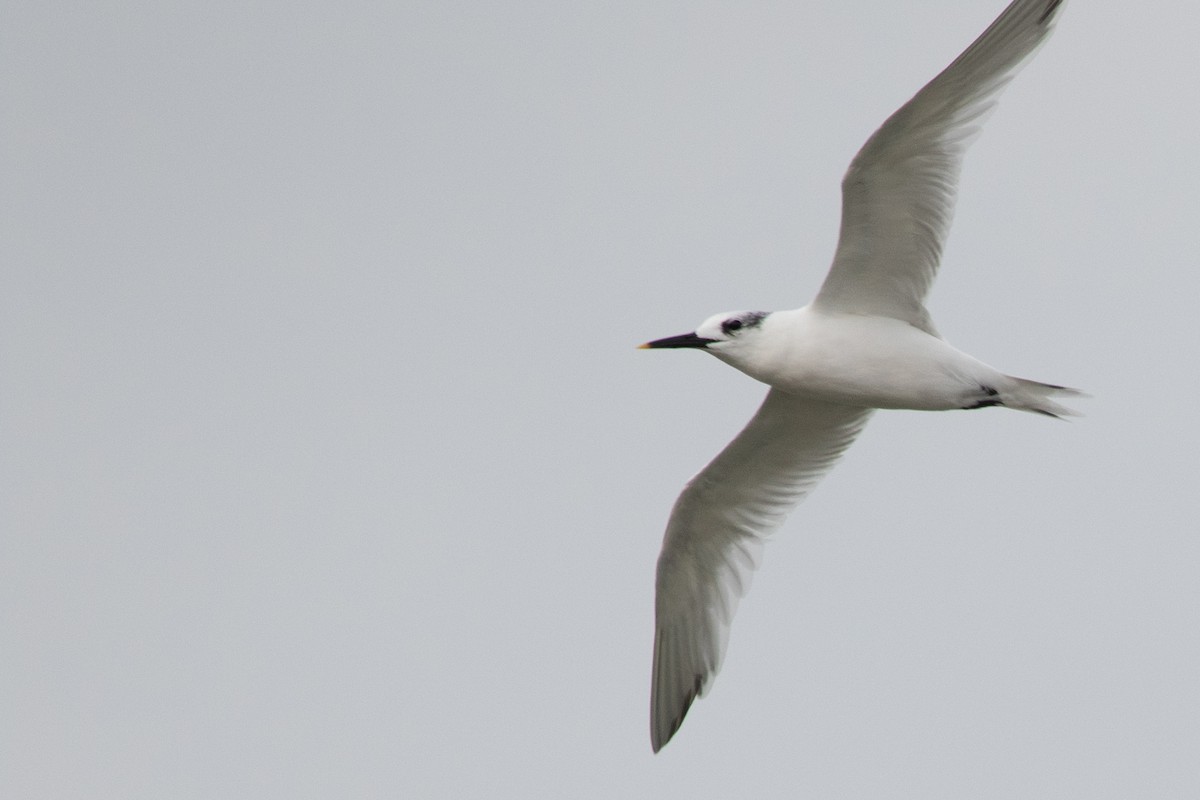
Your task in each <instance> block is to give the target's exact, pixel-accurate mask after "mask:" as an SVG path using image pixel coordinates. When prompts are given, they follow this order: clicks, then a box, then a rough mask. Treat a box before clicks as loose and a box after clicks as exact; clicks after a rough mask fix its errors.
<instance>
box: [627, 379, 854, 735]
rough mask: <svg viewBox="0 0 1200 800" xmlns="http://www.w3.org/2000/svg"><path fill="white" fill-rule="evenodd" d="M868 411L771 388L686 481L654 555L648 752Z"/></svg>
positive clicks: (674, 724)
mask: <svg viewBox="0 0 1200 800" xmlns="http://www.w3.org/2000/svg"><path fill="white" fill-rule="evenodd" d="M870 416H871V409H867V408H854V407H851V406H841V405H832V404H829V403H821V402H818V401H814V400H807V399H804V398H799V397H796V396H794V395H789V394H785V393H784V392H781V391H779V390H778V389H772V390H771V391H770V392H769V393H768V394H767V399H766V400H764V401H763V404H762V407H760V408H759V410H758V413H756V414H755V415H754V418H753V419H751V420H750V422H749V424H747V425H746V427H745V429H743V430H742V432H741V433H740V434H738V436H737V438H735V439H734V440H733V441H732V442H730V443H729V444H728V445H727V446H726V447H725V449H724V450H722V451H721V453H720V455H718V456H717V457H716V458H715V459H713V461H712V463H710V464H709V465H708V466H707V467H705V468H704V469H703V470H701V472H700V473H699V474H698V475H697V476H696V477H694V478H692V480H691V481H689V482H688V485H687V487H686V488H685V489H684V490H683V493H682V494H681V495H679V499H678V500H676V501H675V508H674V509H673V510H672V511H671V519H670V521H669V522H668V523H667V533H666V536H665V537H664V538H663V549H662V554H661V555H659V557H658V583H657V598H656V602H655V632H654V673H653V678H652V680H651V687H650V740H651V744H652V745H653V747H654V751H655V752H658V750H659V749H660V748H661V747H662V746H663V745H664V744H666V743H667V741H668V740H669V739H670V738H671V736H673V735H674V733H675V731H677V730H678V729H679V726H680V724H681V723H682V722H683V717H684V715H685V714H687V710H688V707H689V706H691V704H692V700H694V699H695V698H696V696H697V695H698V694H704V692H705V691H706V690H707V688H708V685H709V682H710V681H711V680H712V678H713V676H714V675H715V674H716V672H717V670H718V669H719V668H720V666H721V658H722V657H723V656H724V654H725V644H726V642H727V640H728V636H729V625H730V622H731V620H732V618H733V612H734V608H735V607H736V605H737V601H738V598H739V597H740V596H741V595H742V594H744V593H745V591H746V589H747V587H748V586H749V583H750V575H751V572H752V571H753V569H754V567H755V566H756V565H757V556H758V551H759V549H760V547H761V545H762V542H763V539H764V538H765V537H766V535H767V534H768V533H770V532H771V531H772V530H774V529H775V528H776V527H778V525H779V524H780V523H781V522H782V521H783V519H784V517H785V516H786V515H787V513H788V512H789V511H791V510H792V508H793V507H794V506H795V505H796V503H798V502H799V501H800V500H801V499H802V498H803V497H804V496H805V495H806V494H808V492H809V490H811V489H812V488H813V486H815V485H816V483H817V481H819V480H820V479H821V478H822V477H823V476H824V475H825V473H826V472H828V471H829V469H830V468H831V467H833V465H834V463H835V462H836V461H837V459H838V458H839V457H840V456H841V454H842V453H843V452H844V451H845V450H846V448H847V447H849V446H850V444H851V442H853V441H854V439H855V437H857V436H858V434H859V432H860V431H861V430H862V429H863V426H864V425H866V423H867V419H868V418H869V417H870Z"/></svg>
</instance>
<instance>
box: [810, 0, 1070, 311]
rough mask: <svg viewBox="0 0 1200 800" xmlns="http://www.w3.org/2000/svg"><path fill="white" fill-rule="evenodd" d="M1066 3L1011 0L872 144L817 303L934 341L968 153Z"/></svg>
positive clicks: (858, 161) (850, 181)
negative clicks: (912, 329) (932, 291)
mask: <svg viewBox="0 0 1200 800" xmlns="http://www.w3.org/2000/svg"><path fill="white" fill-rule="evenodd" d="M1061 3H1062V0H1014V2H1013V3H1011V4H1010V5H1009V6H1008V8H1006V9H1005V10H1004V11H1003V12H1002V13H1001V14H1000V16H999V17H997V18H996V20H995V22H993V23H992V24H991V25H990V26H989V27H988V29H987V30H985V31H984V32H983V33H982V34H981V35H980V37H979V38H978V39H976V40H975V42H974V43H973V44H972V45H971V46H970V47H968V48H967V49H966V50H965V51H963V53H962V55H960V56H959V57H958V58H957V59H955V60H954V62H953V63H951V64H950V66H948V67H946V69H945V70H943V71H942V72H941V73H940V74H939V75H938V76H937V77H936V78H934V79H933V80H932V81H930V82H929V83H928V84H926V86H925V87H924V88H923V89H921V91H919V92H917V94H916V95H915V96H914V97H913V98H912V99H911V100H909V101H908V102H907V103H906V104H904V105H903V106H902V107H901V108H900V109H899V110H898V111H896V113H894V114H892V116H891V117H889V118H888V119H887V121H886V122H884V123H883V125H882V126H881V127H880V128H879V130H877V131H876V132H875V133H874V134H873V135H872V136H871V138H870V139H868V140H867V143H866V144H865V145H863V147H862V149H861V150H859V152H858V155H856V156H855V157H854V160H853V161H852V162H851V164H850V168H849V170H848V171H847V172H846V176H845V178H844V179H843V180H842V225H841V234H840V236H839V239H838V246H837V252H836V253H835V255H834V259H833V266H832V267H831V268H830V271H829V275H828V276H827V277H826V278H825V283H824V285H823V286H822V287H821V291H820V292H819V293H818V294H817V298H816V300H815V301H814V303H815V305H818V306H820V307H823V308H825V309H828V310H834V311H844V312H851V313H860V314H876V315H880V316H887V317H894V318H897V319H901V320H904V321H906V322H909V323H911V324H913V325H916V326H917V327H919V328H921V329H923V330H925V331H927V332H929V333H931V334H934V335H936V331H935V330H934V328H933V324H932V322H931V321H930V319H929V314H928V313H927V312H926V310H925V306H924V301H925V296H926V295H927V294H928V292H929V287H930V285H931V284H932V283H933V280H934V278H935V277H936V275H937V269H938V264H939V262H940V261H941V255H942V245H943V243H944V242H945V240H946V234H947V232H948V231H949V229H950V221H951V218H952V216H953V213H954V202H955V196H956V194H957V187H958V176H959V172H960V170H961V167H962V159H963V153H964V152H965V150H966V147H967V144H968V143H969V141H970V139H971V138H972V136H973V135H974V134H975V133H976V132H977V131H978V125H979V123H980V121H981V118H982V117H983V116H984V115H985V114H986V113H987V112H988V111H989V110H990V109H991V108H992V107H993V106H994V105H995V103H996V98H997V96H998V95H999V93H1000V91H1001V90H1002V89H1003V88H1004V86H1005V85H1006V84H1007V83H1008V82H1009V80H1011V79H1012V77H1013V75H1014V74H1015V73H1016V71H1017V70H1018V68H1020V66H1021V65H1022V64H1023V63H1024V62H1025V60H1026V59H1028V58H1029V57H1030V56H1031V55H1032V54H1033V53H1034V51H1035V50H1036V49H1037V48H1038V46H1039V45H1040V44H1041V43H1042V42H1044V41H1045V40H1046V37H1047V36H1048V35H1049V34H1050V31H1051V29H1052V27H1053V23H1054V17H1055V15H1056V13H1057V11H1058V10H1059V7H1060V5H1061Z"/></svg>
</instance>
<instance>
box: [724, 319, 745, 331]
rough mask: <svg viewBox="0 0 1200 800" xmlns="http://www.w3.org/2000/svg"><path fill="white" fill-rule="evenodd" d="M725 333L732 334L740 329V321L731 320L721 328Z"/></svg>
mask: <svg viewBox="0 0 1200 800" xmlns="http://www.w3.org/2000/svg"><path fill="white" fill-rule="evenodd" d="M721 328H722V330H724V331H725V332H726V333H734V332H735V331H740V330H741V329H742V321H741V320H740V319H731V320H729V321H728V322H726V323H725V324H724V325H722V326H721Z"/></svg>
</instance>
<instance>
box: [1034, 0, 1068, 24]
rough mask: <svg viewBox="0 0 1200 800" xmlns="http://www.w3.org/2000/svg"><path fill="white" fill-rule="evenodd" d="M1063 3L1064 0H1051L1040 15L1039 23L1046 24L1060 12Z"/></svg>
mask: <svg viewBox="0 0 1200 800" xmlns="http://www.w3.org/2000/svg"><path fill="white" fill-rule="evenodd" d="M1062 4H1063V0H1050V2H1049V3H1048V4H1047V5H1046V10H1045V11H1043V12H1042V15H1041V16H1040V17H1038V20H1037V24H1038V25H1045V24H1046V23H1048V22H1050V21H1051V20H1052V19H1053V17H1054V16H1055V14H1057V13H1058V9H1059V7H1061V6H1062Z"/></svg>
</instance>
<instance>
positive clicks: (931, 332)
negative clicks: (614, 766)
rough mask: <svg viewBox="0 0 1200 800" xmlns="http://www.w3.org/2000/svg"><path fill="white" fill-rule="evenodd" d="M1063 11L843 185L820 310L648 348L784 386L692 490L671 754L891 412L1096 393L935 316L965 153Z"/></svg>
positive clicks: (666, 611)
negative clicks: (770, 557) (766, 564)
mask: <svg viewBox="0 0 1200 800" xmlns="http://www.w3.org/2000/svg"><path fill="white" fill-rule="evenodd" d="M1061 2H1062V0H1014V2H1012V3H1011V4H1010V5H1009V6H1008V8H1006V9H1005V10H1004V11H1003V13H1001V14H1000V16H999V17H998V18H997V19H996V21H995V22H993V23H992V24H991V26H990V27H988V29H987V30H986V31H984V32H983V34H982V35H981V36H980V37H979V38H978V39H977V40H975V42H974V43H973V44H972V45H971V46H970V47H968V48H967V49H966V50H965V51H964V52H963V53H962V55H960V56H959V57H958V58H957V59H955V60H954V62H953V63H952V64H950V66H949V67H947V68H946V69H945V70H944V71H942V73H941V74H939V75H938V76H937V77H936V78H934V79H933V80H932V81H930V83H929V84H928V85H926V86H925V87H924V88H923V89H921V91H919V92H918V93H917V94H916V95H915V96H914V97H913V98H912V99H911V100H909V101H908V103H906V104H905V105H904V106H902V107H901V108H900V110H899V111H897V112H896V113H894V114H893V115H892V116H891V117H889V118H888V120H887V121H886V122H884V123H883V126H882V127H880V128H879V130H878V131H876V132H875V134H874V135H873V136H871V138H870V139H868V140H867V143H866V144H865V145H863V148H862V149H861V150H860V151H859V152H858V155H856V156H855V158H854V160H853V161H852V162H851V164H850V168H849V170H848V171H847V172H846V176H845V178H844V179H843V180H842V223H841V233H840V237H839V239H838V245H837V251H836V253H835V254H834V257H833V265H832V266H831V268H830V270H829V274H828V276H827V277H826V278H825V283H824V285H822V286H821V290H820V292H818V294H817V296H816V298H815V299H814V300H813V301H812V303H810V304H809V305H807V306H805V307H804V308H800V309H796V310H793V311H776V312H773V313H766V312H761V311H740V312H733V313H726V314H717V315H716V316H713V317H710V318H709V319H707V320H705V321H704V323H703V324H701V325H700V327H699V328H697V329H696V330H695V332H693V333H688V334H684V335H682V336H673V337H670V338H666V339H659V340H657V341H653V342H648V343H647V344H644V345H642V347H643V348H668V347H693V348H700V349H703V350H705V351H706V352H709V353H712V354H713V355H714V356H716V357H717V358H719V359H721V360H722V361H724V362H726V363H727V364H730V365H732V366H734V367H736V368H737V369H739V370H741V371H742V372H744V373H746V374H747V375H749V376H751V377H752V378H756V379H757V380H760V381H762V382H763V383H766V384H768V385H769V386H770V387H771V389H770V391H769V392H768V393H767V397H766V400H765V401H764V402H763V404H762V406H761V407H760V408H759V410H758V412H757V413H756V414H755V415H754V418H753V419H751V420H750V422H749V424H747V425H746V427H745V429H744V430H742V432H741V433H740V434H738V436H737V438H735V439H734V440H733V441H732V442H730V443H729V445H727V446H726V447H725V449H724V450H722V451H721V453H720V454H719V455H718V456H717V457H716V458H715V459H713V461H712V463H710V464H709V465H708V466H706V467H705V468H704V469H703V470H701V472H700V473H699V474H698V475H696V476H695V477H694V478H692V479H691V481H689V482H688V484H687V486H686V487H685V488H684V490H683V493H682V494H680V496H679V499H678V500H676V501H675V506H674V508H673V509H672V511H671V517H670V521H669V522H668V523H667V530H666V535H665V536H664V538H663V548H662V553H661V555H660V556H659V559H658V576H657V597H656V602H655V618H656V621H655V634H654V668H653V678H652V681H651V694H650V697H651V699H650V740H651V745H652V746H653V748H654V751H655V752H658V750H660V749H661V748H662V747H663V745H665V744H666V743H667V742H668V741H669V740H670V738H671V737H672V736H673V735H674V734H675V732H676V731H677V730H678V729H679V726H680V724H682V722H683V718H684V715H685V714H687V711H688V708H689V707H690V706H691V704H692V701H693V700H694V699H695V698H696V697H697V696H698V695H703V694H704V693H705V692H706V691H707V689H708V688H709V686H710V685H711V682H712V679H713V677H714V676H715V675H716V673H717V670H718V669H719V668H720V665H721V660H722V658H723V657H724V654H725V647H726V643H727V641H728V636H729V626H730V623H731V620H732V617H733V613H734V609H735V606H736V605H737V601H738V598H739V597H741V596H742V595H743V594H744V593H745V590H746V588H747V586H748V584H749V582H750V577H751V573H752V572H753V570H754V568H755V566H756V565H757V561H758V552H759V549H760V547H761V545H762V542H763V540H764V538H765V537H766V536H767V534H769V533H770V532H771V531H772V530H774V529H775V528H776V527H778V526H779V524H780V523H781V522H782V521H783V519H784V517H785V516H786V515H787V514H788V513H789V512H790V511H791V510H792V508H794V507H795V506H796V504H797V503H798V502H800V500H802V499H803V498H804V496H805V495H807V494H808V492H809V491H810V490H811V489H812V488H813V486H814V485H816V483H817V482H818V481H819V480H820V479H821V478H822V477H823V476H824V475H825V473H826V472H828V471H829V469H830V468H831V467H833V465H834V463H835V462H836V461H837V460H838V458H839V457H840V456H841V455H842V453H843V452H845V450H846V448H848V447H849V446H850V444H851V443H852V442H853V441H854V439H855V437H857V436H858V434H859V433H860V432H861V431H862V429H863V427H864V426H865V425H866V424H867V420H868V419H869V418H870V416H871V414H872V412H873V411H874V409H876V408H907V409H920V410H927V411H942V410H949V409H970V408H984V407H986V406H1006V407H1008V408H1015V409H1019V410H1021V411H1034V412H1038V413H1040V414H1046V415H1048V416H1052V417H1059V416H1062V415H1068V414H1073V413H1074V412H1073V411H1071V410H1070V409H1067V408H1064V407H1063V406H1061V405H1059V404H1057V403H1055V402H1054V401H1053V400H1051V399H1050V398H1051V397H1052V396H1054V395H1061V394H1080V393H1079V392H1077V391H1076V390H1074V389H1068V388H1066V387H1063V386H1056V385H1053V384H1047V383H1038V382H1036V381H1029V380H1024V379H1021V378H1014V377H1012V376H1010V375H1005V374H1004V373H1001V372H999V371H998V370H996V369H993V368H992V367H989V366H988V365H987V364H984V363H982V362H980V361H978V360H976V359H974V358H972V357H971V356H969V355H967V354H965V353H962V352H960V351H959V350H956V349H955V348H953V347H951V346H950V345H949V344H947V343H946V342H945V341H944V340H943V339H942V338H941V336H939V335H938V333H937V330H936V329H935V328H934V326H933V322H932V321H931V319H930V316H929V313H928V312H927V311H926V310H925V306H924V299H925V296H926V294H927V293H928V291H929V287H930V284H932V283H933V279H934V276H935V275H936V273H937V269H938V262H939V260H940V257H941V253H942V244H943V242H944V240H945V238H946V233H947V231H948V230H949V227H950V218H951V215H952V212H953V207H954V199H955V191H956V184H957V182H958V176H959V171H960V167H961V164H962V158H963V153H964V151H965V149H966V146H967V144H968V142H969V140H970V139H971V138H972V136H973V135H974V134H975V133H976V131H977V126H978V124H979V122H980V120H981V118H982V117H983V116H984V114H985V113H986V112H987V111H988V110H989V109H991V107H992V106H993V105H994V104H995V101H996V97H997V95H999V93H1000V91H1001V90H1002V89H1003V88H1004V87H1005V85H1006V84H1007V83H1008V82H1009V80H1010V79H1011V78H1012V76H1013V75H1014V73H1015V72H1016V71H1017V69H1018V68H1019V67H1020V66H1021V65H1022V63H1023V62H1024V61H1025V60H1026V59H1027V58H1028V57H1029V56H1030V55H1031V54H1032V53H1033V52H1034V51H1035V50H1036V49H1037V47H1038V45H1040V44H1041V43H1042V42H1043V41H1044V40H1045V39H1046V37H1047V36H1048V35H1049V33H1050V30H1051V28H1052V26H1053V23H1054V19H1055V16H1056V14H1057V12H1058V11H1059V9H1060V4H1061Z"/></svg>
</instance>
